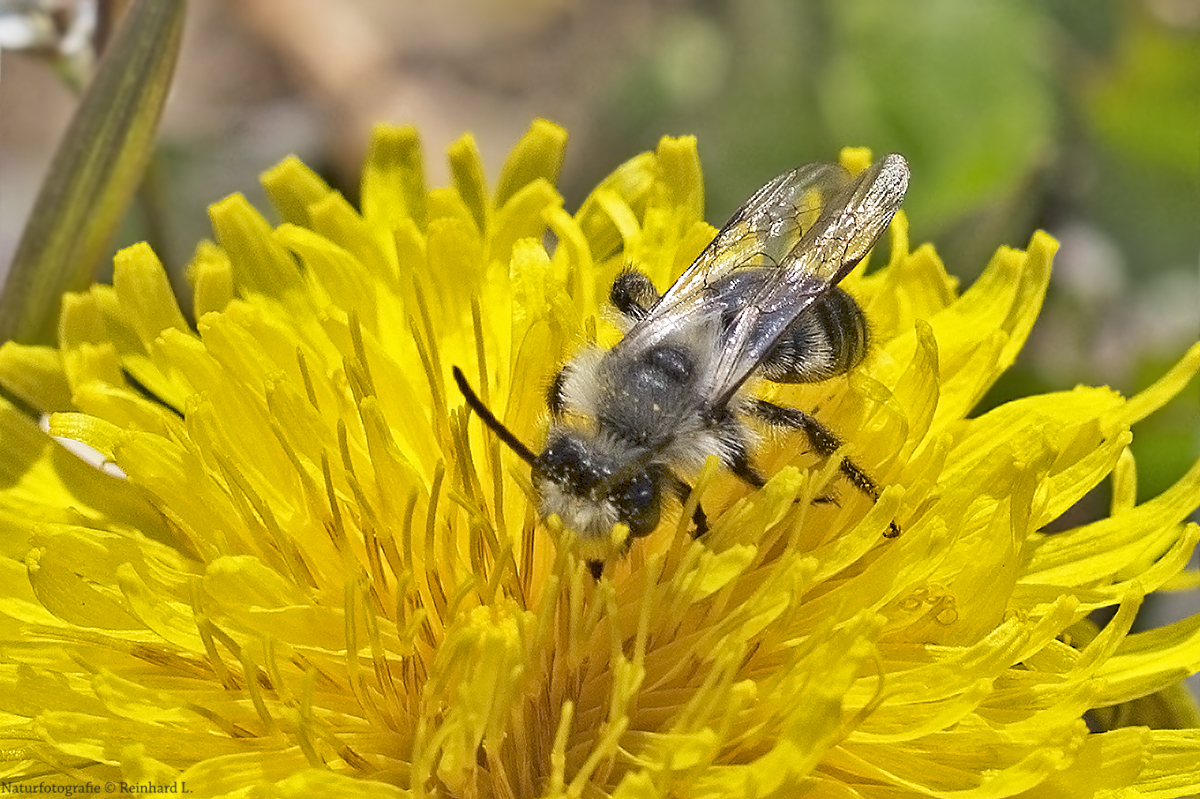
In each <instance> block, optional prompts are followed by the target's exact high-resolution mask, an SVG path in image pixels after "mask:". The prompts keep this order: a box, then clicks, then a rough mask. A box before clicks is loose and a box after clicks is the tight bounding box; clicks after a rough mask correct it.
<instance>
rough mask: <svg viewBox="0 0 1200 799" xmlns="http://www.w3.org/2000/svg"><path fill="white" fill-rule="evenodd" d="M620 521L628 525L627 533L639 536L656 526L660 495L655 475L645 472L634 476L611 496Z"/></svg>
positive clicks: (651, 530) (659, 509)
mask: <svg viewBox="0 0 1200 799" xmlns="http://www.w3.org/2000/svg"><path fill="white" fill-rule="evenodd" d="M613 504H614V505H615V506H616V508H617V515H618V518H619V519H620V521H623V522H625V524H627V525H629V535H630V536H632V537H633V538H641V537H642V536H645V535H649V534H650V533H651V532H653V531H654V528H655V527H658V519H659V515H660V511H661V509H662V495H661V491H660V489H659V481H658V479H656V477H655V476H654V475H653V474H651V473H649V472H645V473H643V474H640V475H638V476H637V477H634V478H633V479H632V480H630V481H629V482H628V483H625V484H624V485H623V486H621V487H620V490H619V492H617V494H616V496H614V498H613Z"/></svg>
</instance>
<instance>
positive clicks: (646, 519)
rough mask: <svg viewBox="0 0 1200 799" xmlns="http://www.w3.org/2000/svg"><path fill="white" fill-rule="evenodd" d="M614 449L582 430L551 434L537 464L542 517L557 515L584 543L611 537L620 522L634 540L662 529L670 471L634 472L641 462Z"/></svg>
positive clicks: (654, 466) (536, 483)
mask: <svg viewBox="0 0 1200 799" xmlns="http://www.w3.org/2000/svg"><path fill="white" fill-rule="evenodd" d="M617 449H619V447H618V448H617ZM613 450H614V447H611V446H604V443H603V442H601V441H600V440H599V439H597V438H594V437H590V436H587V435H585V434H583V433H581V432H579V431H575V430H571V429H564V428H558V429H555V430H552V431H551V434H550V439H549V440H548V441H547V442H546V448H545V449H544V450H543V451H542V454H541V455H538V456H537V458H536V459H535V460H534V463H533V479H534V487H535V488H536V489H537V492H538V496H539V497H540V498H541V509H540V510H541V514H542V516H543V517H545V516H549V515H550V514H552V513H556V514H558V517H559V518H560V519H562V522H563V524H564V525H566V526H567V527H569V528H571V529H572V530H574V531H575V532H576V533H577V534H578V535H579V536H580V537H581V538H583V539H585V540H587V539H595V538H603V537H606V536H607V535H608V533H609V531H610V530H612V527H613V525H614V524H617V523H618V522H621V523H624V524H625V525H626V526H628V527H629V534H630V536H631V537H633V538H640V537H641V536H644V535H649V534H650V533H651V532H652V531H653V530H654V528H655V527H657V526H658V520H659V516H660V512H661V509H662V484H663V477H664V475H665V469H664V467H662V466H660V465H658V464H650V465H649V466H648V467H646V468H630V464H631V463H636V462H637V459H636V458H627V457H622V455H623V454H624V455H627V454H628V453H621V452H618V451H613Z"/></svg>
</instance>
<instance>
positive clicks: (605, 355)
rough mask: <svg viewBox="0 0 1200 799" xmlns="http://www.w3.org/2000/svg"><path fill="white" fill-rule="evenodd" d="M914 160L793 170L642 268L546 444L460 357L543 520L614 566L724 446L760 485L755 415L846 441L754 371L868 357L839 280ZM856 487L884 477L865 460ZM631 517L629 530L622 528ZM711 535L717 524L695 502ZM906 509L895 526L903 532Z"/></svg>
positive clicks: (820, 445) (462, 384)
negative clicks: (680, 253) (766, 392)
mask: <svg viewBox="0 0 1200 799" xmlns="http://www.w3.org/2000/svg"><path fill="white" fill-rule="evenodd" d="M908 177H909V172H908V164H907V162H906V161H905V160H904V158H903V157H901V156H900V155H895V154H893V155H888V156H887V157H885V158H883V159H882V160H880V161H877V162H876V163H875V164H873V165H872V166H871V167H870V168H868V169H867V170H865V171H864V172H862V173H861V174H860V175H858V176H852V175H850V174H849V173H848V172H847V171H846V170H845V169H843V168H842V167H841V166H838V165H836V164H826V163H817V164H807V165H805V166H801V167H798V168H796V169H793V170H791V171H790V172H785V173H784V174H782V175H780V176H779V177H777V178H775V179H774V180H772V181H770V182H769V183H767V184H766V185H765V186H763V187H762V188H761V189H759V190H758V191H757V192H755V193H754V195H753V196H752V197H750V199H749V200H747V201H746V203H745V204H744V205H742V207H741V208H739V209H738V210H737V211H736V212H735V213H734V214H733V216H732V217H731V218H730V220H729V221H728V222H726V223H725V226H724V227H723V228H721V230H720V232H719V233H717V235H716V237H715V238H714V239H713V240H712V242H711V243H710V244H709V245H708V246H707V247H706V248H705V249H704V251H703V252H702V253H701V254H700V256H699V257H698V258H697V259H696V260H695V262H694V263H693V264H692V265H691V266H690V267H689V268H688V269H687V271H685V272H684V273H683V275H682V276H681V277H680V278H679V280H678V281H676V282H675V284H674V285H673V286H671V287H670V289H668V290H667V292H666V293H665V294H662V295H661V296H660V295H659V293H658V291H657V290H656V289H655V287H654V284H653V283H652V282H651V281H650V279H649V278H648V277H647V276H646V275H645V274H643V273H641V272H639V271H636V270H634V269H628V270H626V271H624V272H622V273H621V274H620V275H619V276H618V277H617V278H616V280H615V281H614V282H613V285H612V290H611V292H610V300H611V302H612V304H613V305H614V306H615V307H616V309H617V311H618V312H619V313H620V315H621V317H623V320H624V322H625V324H626V326H627V330H626V332H625V334H624V337H623V338H622V339H621V340H620V341H619V342H618V343H617V344H616V345H615V346H614V347H612V349H609V350H604V349H602V348H600V347H597V346H595V345H593V346H589V347H587V348H585V349H584V350H583V351H582V352H580V353H579V354H578V355H576V356H575V357H574V359H572V360H571V361H570V362H569V363H567V364H566V366H564V367H563V368H562V369H561V370H560V371H559V372H558V374H557V375H556V376H555V377H554V380H553V381H552V383H551V385H550V389H549V391H548V397H547V403H548V406H549V410H550V416H551V422H550V428H549V430H548V432H547V436H546V443H545V446H544V448H543V449H542V451H541V453H540V454H536V455H535V454H534V453H533V451H532V450H531V449H529V447H527V446H526V445H525V444H524V443H522V442H521V441H520V440H519V439H518V438H517V437H516V436H515V435H514V434H513V433H512V432H511V431H510V430H509V429H508V428H507V427H505V426H504V424H503V423H502V422H501V421H500V420H499V419H497V418H496V417H495V415H494V414H492V412H491V411H490V410H488V408H487V407H486V406H484V404H483V402H482V401H481V400H480V399H479V397H478V395H476V394H475V392H474V391H473V390H472V388H471V386H470V384H469V383H468V382H467V379H466V377H465V376H464V375H463V372H462V370H461V369H459V368H458V367H454V370H453V371H454V379H455V381H456V382H457V383H458V386H459V389H460V390H461V391H462V393H463V396H464V397H465V399H466V402H467V404H468V405H469V406H470V407H471V409H472V410H473V411H474V412H475V413H476V414H477V415H478V416H479V417H480V419H481V420H482V421H483V422H484V424H486V425H487V427H489V428H490V429H491V430H492V431H493V432H494V433H495V434H496V435H497V436H498V437H499V438H500V439H501V440H502V441H503V442H504V443H505V444H506V445H507V446H508V447H510V448H511V449H512V450H513V451H514V452H515V453H516V454H517V455H518V456H519V457H521V458H522V459H523V460H524V461H525V462H527V463H528V464H529V465H530V467H531V469H532V473H533V486H534V489H535V491H536V493H537V496H538V501H539V512H540V515H541V517H542V518H543V519H545V518H547V517H549V516H551V515H552V514H557V516H558V517H559V519H560V520H561V522H562V524H563V525H564V526H566V527H568V528H570V529H571V530H573V531H574V532H575V534H576V536H577V537H578V545H579V548H580V554H581V555H582V556H583V557H585V558H586V559H587V560H588V563H589V568H590V569H591V571H592V574H593V575H594V576H596V577H597V578H599V576H600V574H601V573H602V570H603V564H604V561H605V560H607V559H608V558H609V557H611V556H612V555H614V554H616V553H617V552H623V551H624V550H625V549H627V548H628V546H629V543H630V542H631V540H632V539H636V538H639V537H642V536H646V535H648V534H649V533H650V532H652V531H653V530H654V529H655V528H656V527H657V526H658V523H659V518H660V516H661V513H662V507H663V503H664V500H665V499H666V498H668V497H674V498H675V499H676V500H677V501H679V502H680V503H683V502H685V501H686V499H687V497H688V495H689V493H690V492H691V486H690V485H689V484H688V482H686V479H685V475H688V474H695V472H696V471H697V470H698V469H699V468H700V466H701V465H703V463H704V461H705V460H706V459H707V458H708V457H709V456H711V455H715V456H716V457H717V458H718V459H719V460H720V462H721V463H722V464H723V465H724V466H725V467H726V468H728V469H729V471H730V472H732V473H733V474H734V475H736V476H737V477H739V478H740V479H742V480H743V481H745V482H746V483H748V484H749V485H751V486H754V487H756V488H757V487H761V486H763V485H764V484H765V483H766V477H765V476H764V475H763V474H762V472H760V471H759V470H758V469H757V468H755V466H754V465H753V464H752V463H751V460H750V447H751V444H752V442H753V441H754V434H753V432H752V429H751V427H750V425H749V421H750V420H752V419H753V420H757V421H759V422H760V423H765V424H766V425H769V426H772V427H776V428H783V429H788V430H797V431H799V432H801V433H803V434H804V435H805V436H806V437H807V439H808V441H809V444H810V446H811V448H812V450H813V451H814V452H816V453H817V454H818V455H820V456H822V457H829V456H831V455H833V454H834V453H835V452H836V451H837V450H838V448H839V447H840V446H841V444H842V442H841V440H840V439H839V437H838V436H837V435H836V434H834V433H833V431H831V430H829V429H828V428H827V427H825V425H823V424H822V423H821V422H819V421H818V420H817V419H816V418H815V417H813V416H812V415H811V414H809V413H806V412H804V411H802V410H799V409H797V408H791V407H786V406H783V405H778V404H776V403H773V402H768V401H766V400H764V399H760V398H758V397H755V396H753V395H752V394H751V393H750V392H749V391H748V390H747V383H748V382H750V381H751V380H752V378H753V379H765V380H768V381H772V382H777V383H813V382H819V381H823V380H828V379H830V378H832V377H835V376H837V375H841V374H844V373H846V372H847V371H849V370H851V369H853V368H854V367H855V366H857V365H858V364H859V363H860V362H861V361H862V359H863V357H864V356H865V354H866V351H867V346H868V337H869V336H868V326H867V320H866V318H865V316H864V315H863V312H862V310H861V309H860V308H859V306H858V304H857V303H856V302H855V301H854V299H853V298H852V297H851V296H850V295H849V294H848V293H846V291H844V290H843V289H841V288H839V287H838V285H837V284H838V282H839V281H841V280H842V278H844V277H845V276H846V274H847V273H848V272H849V271H850V270H851V269H852V268H853V267H854V265H855V264H857V263H858V262H859V261H860V260H862V258H863V257H865V256H866V254H867V252H868V251H869V250H870V249H871V247H873V246H874V244H875V242H876V241H877V240H878V239H879V237H880V236H881V235H882V234H883V232H884V230H886V229H887V226H888V224H889V223H890V222H891V219H892V216H893V215H894V214H895V213H896V210H897V209H898V208H899V207H900V203H901V201H902V200H903V199H904V194H905V191H906V190H907V188H908ZM839 469H840V471H841V473H842V475H843V476H844V477H845V478H846V479H847V481H848V482H849V483H851V484H852V485H853V486H854V487H855V488H856V489H857V490H859V491H861V492H863V493H864V494H866V495H867V496H869V497H870V498H871V499H872V500H875V499H878V497H879V488H878V486H877V485H876V483H875V482H874V481H873V480H872V479H871V478H870V476H869V475H868V474H867V473H866V472H865V471H864V470H863V469H861V468H860V467H859V466H857V465H856V464H855V463H854V462H853V461H851V460H849V459H843V460H842V462H841V464H840V466H839ZM618 523H620V524H624V525H625V526H626V527H627V528H628V530H629V534H628V537H626V538H624V539H623V540H622V539H621V538H620V536H616V537H614V536H613V528H614V526H615V525H617V524H618ZM693 523H694V525H695V528H696V535H697V536H699V535H703V534H704V532H705V531H706V530H707V519H706V517H705V515H704V511H703V510H702V509H701V508H700V507H699V506H697V508H696V511H695V513H694V515H693ZM899 532H900V531H899V527H898V526H897V525H896V523H895V522H892V524H891V527H890V528H889V531H888V533H885V535H887V536H889V537H892V536H895V535H898V534H899Z"/></svg>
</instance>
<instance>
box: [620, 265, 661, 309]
mask: <svg viewBox="0 0 1200 799" xmlns="http://www.w3.org/2000/svg"><path fill="white" fill-rule="evenodd" d="M608 299H609V301H610V302H611V303H612V304H613V305H614V306H616V308H617V310H618V311H620V312H621V315H622V316H624V317H625V318H626V319H628V320H629V321H630V322H636V321H638V320H639V319H641V318H642V317H643V316H645V315H646V314H647V313H648V312H649V311H650V309H651V308H653V307H654V304H655V303H656V302H658V299H659V294H658V290H657V289H656V288H654V283H652V282H651V281H650V278H648V277H646V276H645V275H644V274H642V273H641V272H639V271H637V270H636V269H632V268H631V269H626V270H625V271H624V272H622V273H621V274H619V275H617V279H616V280H614V281H613V284H612V289H611V290H609V292H608Z"/></svg>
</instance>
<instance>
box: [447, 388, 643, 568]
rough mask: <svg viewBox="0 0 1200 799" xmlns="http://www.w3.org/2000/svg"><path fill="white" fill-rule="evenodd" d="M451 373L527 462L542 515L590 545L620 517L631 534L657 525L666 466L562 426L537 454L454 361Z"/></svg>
mask: <svg viewBox="0 0 1200 799" xmlns="http://www.w3.org/2000/svg"><path fill="white" fill-rule="evenodd" d="M453 373H454V381H455V382H456V383H458V388H459V390H460V391H462V393H463V396H464V397H465V398H466V400H467V405H469V406H471V410H473V411H475V413H476V414H477V415H478V416H479V418H480V419H481V420H483V423H484V424H486V425H487V426H488V427H489V428H490V429H491V430H492V432H494V433H495V434H496V435H497V436H499V437H500V440H501V441H503V442H504V443H505V444H507V445H508V447H509V448H510V449H511V450H512V451H513V452H515V453H517V455H518V456H520V458H521V459H522V460H523V461H525V462H526V463H528V464H529V465H530V466H531V467H532V469H533V483H534V488H535V489H536V490H537V493H538V497H539V498H540V503H541V506H540V508H539V511H540V513H541V516H542V518H545V517H547V516H549V515H551V514H558V517H559V519H561V520H562V522H563V524H564V525H565V526H567V527H569V528H570V529H571V530H574V531H575V533H576V534H577V535H579V536H580V538H581V539H582V540H583V541H584V542H585V543H589V544H595V543H596V542H598V541H602V540H607V538H608V535H609V533H610V532H611V531H612V528H613V525H615V524H617V523H619V522H623V523H624V524H625V525H626V526H628V527H629V534H630V536H631V537H633V538H639V537H641V536H644V535H649V534H650V532H651V531H653V530H654V528H655V527H657V526H658V519H659V515H660V511H661V509H662V486H663V483H664V481H665V477H666V474H667V471H666V468H665V467H663V466H661V465H659V464H654V463H651V464H649V465H647V466H641V465H639V464H640V459H639V458H637V457H629V456H630V455H631V453H629V452H622V451H618V450H619V448H617V447H616V446H615V445H610V446H604V445H603V442H602V441H601V440H600V439H598V438H596V437H589V436H586V435H584V434H583V433H581V432H579V431H576V430H572V429H570V428H565V427H559V428H555V429H553V430H551V433H550V438H549V440H548V441H547V442H546V448H545V449H544V450H543V451H542V454H541V455H534V454H533V451H532V450H530V449H529V447H527V446H525V444H524V443H522V442H521V440H520V439H519V438H517V437H516V436H515V435H513V433H512V431H511V430H509V429H508V428H507V427H505V426H504V423H503V422H501V421H500V420H499V419H497V418H496V416H495V414H493V413H492V412H491V411H490V410H488V408H487V406H486V405H484V404H483V401H482V400H480V399H479V397H478V396H477V395H476V394H475V392H474V391H473V390H472V389H471V386H470V384H469V383H468V382H467V378H466V376H465V375H464V374H463V373H462V370H461V369H459V368H458V367H457V366H456V367H454V370H453ZM592 548H593V549H594V548H595V547H592Z"/></svg>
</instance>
